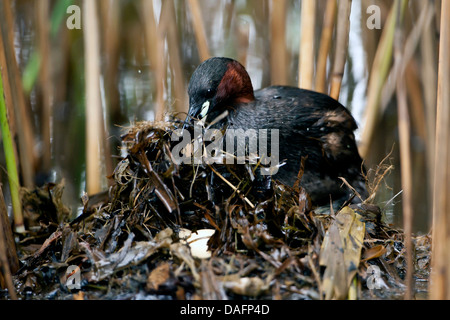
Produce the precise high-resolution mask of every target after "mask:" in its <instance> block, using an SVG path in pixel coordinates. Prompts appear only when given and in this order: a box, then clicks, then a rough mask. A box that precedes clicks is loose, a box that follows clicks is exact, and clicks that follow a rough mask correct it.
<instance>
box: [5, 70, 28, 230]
mask: <svg viewBox="0 0 450 320" xmlns="http://www.w3.org/2000/svg"><path fill="white" fill-rule="evenodd" d="M0 125H1V130H2V138H3V150H4V152H5V158H6V170H7V172H8V180H9V189H10V193H11V203H12V208H13V212H14V225H15V229H16V232H18V233H22V232H25V227H24V223H23V216H22V204H21V201H20V194H19V192H20V184H19V174H18V172H17V163H16V150H15V148H14V144H13V141H12V137H11V131H10V130H9V123H8V113H7V110H6V103H5V98H4V93H3V79H2V74H1V72H0Z"/></svg>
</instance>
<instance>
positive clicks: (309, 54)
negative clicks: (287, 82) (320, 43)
mask: <svg viewBox="0 0 450 320" xmlns="http://www.w3.org/2000/svg"><path fill="white" fill-rule="evenodd" d="M315 17H316V0H303V1H302V13H301V35H302V36H301V41H300V62H299V67H298V68H299V69H298V86H299V87H300V88H303V89H308V90H311V89H313V84H314V80H313V79H314V30H315V23H316V21H315V20H316V19H315Z"/></svg>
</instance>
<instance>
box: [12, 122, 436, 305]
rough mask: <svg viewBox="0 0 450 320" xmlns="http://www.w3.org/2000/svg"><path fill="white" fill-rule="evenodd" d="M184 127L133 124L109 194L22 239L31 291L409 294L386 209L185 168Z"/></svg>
mask: <svg viewBox="0 0 450 320" xmlns="http://www.w3.org/2000/svg"><path fill="white" fill-rule="evenodd" d="M175 128H176V127H175V125H174V124H172V123H149V122H143V123H138V124H136V125H135V126H133V127H132V128H129V129H128V131H127V133H126V134H124V135H123V136H122V140H123V148H124V152H125V153H126V156H125V157H124V158H123V159H122V160H121V162H120V163H119V164H118V165H117V167H116V169H115V171H114V173H113V174H112V175H111V177H110V178H111V179H113V180H114V184H113V186H112V187H111V188H110V189H109V191H108V192H107V193H106V192H105V193H103V194H101V195H96V196H95V197H90V198H87V197H86V198H85V199H84V200H83V204H84V210H83V213H82V214H81V215H80V216H79V217H78V218H77V219H75V220H74V221H72V222H71V223H68V221H67V219H66V218H64V217H66V215H65V214H64V215H59V217H60V218H59V219H60V220H59V221H55V219H57V218H55V216H57V214H53V215H52V219H53V221H48V217H47V216H45V217H42V216H41V218H40V219H41V221H40V222H39V223H40V225H41V229H40V230H38V231H36V232H35V233H34V235H33V236H32V237H28V238H27V239H23V240H22V242H21V248H22V263H23V265H22V268H21V270H20V271H19V272H18V275H17V283H18V285H19V286H20V292H21V293H22V294H25V293H26V292H29V293H30V292H31V293H33V294H35V295H36V296H39V297H41V298H60V299H70V298H80V297H81V298H96V299H98V298H100V299H121V298H136V299H139V298H145V297H147V296H149V295H151V296H154V297H164V298H173V299H192V298H200V299H225V298H233V299H239V298H244V297H258V298H260V299H323V298H325V299H342V298H348V297H349V292H355V290H350V289H351V288H353V289H357V290H356V292H357V293H356V295H355V294H350V297H353V298H355V297H356V298H374V297H377V298H384V299H386V298H387V299H391V298H396V297H397V298H398V297H401V295H402V294H403V290H404V286H403V284H402V278H403V277H404V274H405V266H406V263H405V258H404V255H405V252H404V245H403V239H404V236H403V234H402V232H401V231H399V230H396V229H394V228H391V227H389V226H387V225H385V224H383V223H382V222H381V221H380V217H381V213H380V211H379V208H378V207H376V206H373V205H368V204H362V205H359V206H345V207H343V208H340V209H339V210H338V211H336V212H334V210H333V208H332V207H330V208H320V210H318V209H317V208H312V207H311V203H310V201H309V196H308V195H307V193H306V192H305V190H304V189H303V188H301V187H300V186H299V184H298V183H297V184H296V185H295V186H294V187H289V186H286V185H283V184H281V183H279V182H277V181H273V180H271V179H270V178H266V177H258V175H257V174H255V172H256V170H257V169H258V164H245V165H206V164H198V165H193V164H182V165H177V164H176V163H175V162H174V157H173V155H172V154H171V150H173V149H172V147H173V144H174V143H175V142H174V141H172V139H171V134H172V132H173V130H174V129H175ZM301 175H302V172H301V170H300V173H299V179H301ZM58 190H59V189H58ZM34 205H35V206H36V204H34ZM55 208H58V207H56V206H55ZM324 211H325V212H324ZM319 212H321V213H320V214H319ZM61 216H62V217H61ZM46 219H47V220H46ZM182 229H189V230H191V231H192V232H195V231H196V230H200V229H214V230H215V232H214V234H213V236H212V237H211V238H210V240H209V242H208V247H209V250H210V252H211V257H210V258H208V259H198V258H195V257H194V256H193V255H192V254H191V250H190V247H189V245H187V244H186V243H185V242H183V241H182V239H180V237H179V234H180V233H179V232H180V230H182ZM42 234H44V235H45V236H44V237H43V236H42ZM42 239H46V240H45V241H44V242H42ZM414 242H415V244H416V246H415V249H416V261H415V268H416V276H417V277H419V278H421V279H425V280H426V279H427V278H428V268H429V246H430V237H429V236H423V237H415V238H414ZM36 244H38V245H40V247H39V249H38V250H34V251H33V249H30V247H31V248H33V245H36ZM73 265H75V266H78V267H79V270H78V271H79V275H81V282H80V285H79V286H78V287H77V288H76V289H74V290H73V289H72V290H71V289H69V288H68V286H67V284H68V282H67V281H68V278H69V277H70V276H71V275H70V274H66V273H65V272H66V271H67V269H68V267H69V266H73ZM373 270H375V271H377V272H378V271H379V272H380V273H379V274H374V273H373ZM367 271H369V273H368V272H367ZM355 277H356V279H357V282H358V283H359V284H360V285H359V286H358V285H356V286H355V283H356V282H353V279H355ZM369 287H370V289H368V288H369ZM358 288H359V289H358ZM374 288H375V289H374ZM380 289H384V290H380ZM386 289H388V290H386ZM27 290H28V291H27ZM80 290H81V291H80ZM80 295H81V296H80Z"/></svg>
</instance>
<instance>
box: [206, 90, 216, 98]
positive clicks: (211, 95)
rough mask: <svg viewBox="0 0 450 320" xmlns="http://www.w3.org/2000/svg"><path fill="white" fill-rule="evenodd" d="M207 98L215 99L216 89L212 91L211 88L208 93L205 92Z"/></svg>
mask: <svg viewBox="0 0 450 320" xmlns="http://www.w3.org/2000/svg"><path fill="white" fill-rule="evenodd" d="M205 96H206V97H207V98H211V97H213V96H214V89H211V88H209V89H207V90H206V92H205Z"/></svg>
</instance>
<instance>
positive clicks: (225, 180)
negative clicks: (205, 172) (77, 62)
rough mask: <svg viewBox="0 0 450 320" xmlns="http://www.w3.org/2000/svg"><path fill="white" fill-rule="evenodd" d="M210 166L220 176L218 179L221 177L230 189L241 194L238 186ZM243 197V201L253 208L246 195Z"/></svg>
mask: <svg viewBox="0 0 450 320" xmlns="http://www.w3.org/2000/svg"><path fill="white" fill-rule="evenodd" d="M209 167H210V168H211V170H212V171H213V172H214V173H215V174H216V175H217V176H218V177H219V178H220V179H222V180H223V181H224V182H225V183H226V184H227V185H228V186H229V187H230V188H231V189H233V190H234V191H235V192H236V193H237V194H239V195H240V194H241V191H240V190H239V189H238V188H236V187H235V186H234V185H233V184H232V183H231V182H230V181H228V180H227V179H225V177H224V176H222V175H221V174H220V173H219V172H217V171H216V170H215V169H214V168H213V167H212V166H209ZM243 198H244V200H245V202H247V203H248V205H249V206H250V207H251V208H252V209H255V205H254V204H253V203H252V202H251V201H250V200H248V198H247V197H245V196H243Z"/></svg>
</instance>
